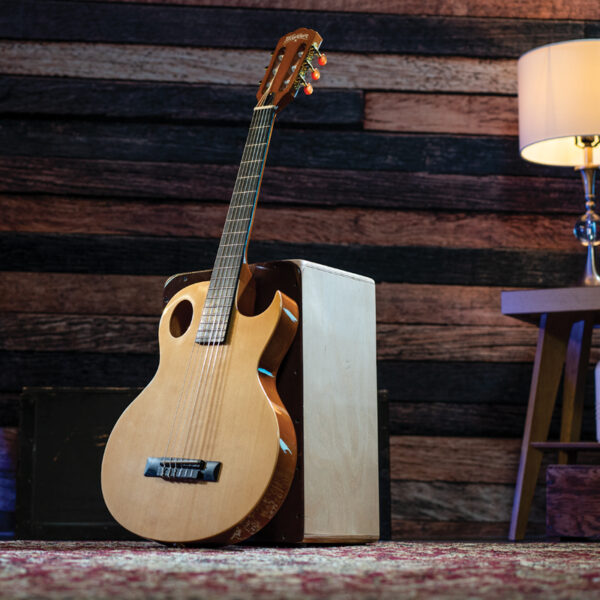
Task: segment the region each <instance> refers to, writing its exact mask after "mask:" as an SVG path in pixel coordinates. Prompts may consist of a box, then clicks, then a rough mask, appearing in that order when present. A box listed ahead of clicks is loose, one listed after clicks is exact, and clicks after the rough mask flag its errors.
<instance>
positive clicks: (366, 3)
mask: <svg viewBox="0 0 600 600" xmlns="http://www.w3.org/2000/svg"><path fill="white" fill-rule="evenodd" d="M79 1H80V0H79ZM86 1H89V0H86ZM95 1H104V0H95ZM111 1H112V2H135V3H139V4H181V5H187V6H228V7H239V8H267V9H298V10H322V11H325V10H335V11H342V12H363V13H388V14H401V15H446V16H456V17H465V16H471V17H509V18H530V19H598V18H599V17H600V10H599V9H598V5H597V3H596V0H578V1H577V2H546V1H545V0H506V1H504V0H486V2H481V0H462V1H461V2H456V0H402V2H398V1H397V0H111Z"/></svg>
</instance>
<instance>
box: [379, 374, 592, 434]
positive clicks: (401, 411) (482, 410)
mask: <svg viewBox="0 0 600 600" xmlns="http://www.w3.org/2000/svg"><path fill="white" fill-rule="evenodd" d="M463 385H464V384H463ZM435 391H438V393H439V390H435ZM527 391H528V388H527V387H525V388H524V389H523V390H521V393H520V394H519V395H517V396H515V397H512V398H506V397H505V396H504V395H503V398H502V402H503V404H499V405H498V406H495V407H493V408H492V407H490V405H489V404H487V403H485V404H482V405H477V404H473V403H469V404H462V403H456V402H447V401H445V402H430V403H423V402H411V401H409V400H408V399H407V400H402V401H401V402H400V403H398V404H392V405H391V408H390V430H391V432H392V433H393V434H394V435H417V436H420V435H424V436H442V437H447V436H450V437H452V436H461V437H491V438H492V437H493V438H497V437H500V438H504V437H519V436H522V435H523V427H524V424H525V412H526V400H527ZM492 394H493V390H491V393H490V395H492ZM519 400H521V402H520V403H517V404H509V402H519ZM584 414H585V417H584V425H583V435H584V436H585V438H586V439H593V437H594V436H595V425H594V411H593V409H592V408H588V409H586V410H585V411H584ZM558 417H559V413H558V410H557V411H556V412H555V414H554V418H553V420H552V423H551V427H550V436H551V437H553V438H558V435H559V432H560V423H559V418H558Z"/></svg>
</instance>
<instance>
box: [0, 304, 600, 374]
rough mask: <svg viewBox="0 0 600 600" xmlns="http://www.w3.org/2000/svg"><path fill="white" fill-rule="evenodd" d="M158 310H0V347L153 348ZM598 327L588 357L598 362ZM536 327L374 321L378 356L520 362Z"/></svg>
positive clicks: (529, 356)
mask: <svg viewBox="0 0 600 600" xmlns="http://www.w3.org/2000/svg"><path fill="white" fill-rule="evenodd" d="M159 316H160V315H159V311H156V313H155V315H154V316H137V315H136V316H131V315H69V314H58V315H54V314H40V313H31V312H26V313H4V314H0V334H1V335H0V350H19V351H36V350H37V351H43V352H51V351H68V350H76V351H82V352H111V353H112V352H123V353H142V354H148V353H153V352H157V351H158V339H157V329H158V319H159ZM599 338H600V332H599V335H598V336H595V339H594V340H593V343H594V346H595V347H594V348H593V349H592V353H591V360H592V361H593V362H597V361H598V359H599V358H600V352H599V350H598V348H597V346H598V343H599V341H600V339H599ZM536 341H537V329H536V328H535V327H531V326H530V327H521V328H515V327H481V326H475V325H473V326H468V325H465V326H461V327H458V326H453V327H448V326H446V325H442V326H437V325H404V324H402V325H398V324H390V323H383V324H379V325H378V327H377V355H378V357H379V358H380V359H383V360H405V361H426V360H445V359H446V358H447V357H448V356H452V358H453V359H454V360H461V361H490V362H492V361H494V362H517V361H521V362H525V361H528V360H533V358H534V355H535V344H536Z"/></svg>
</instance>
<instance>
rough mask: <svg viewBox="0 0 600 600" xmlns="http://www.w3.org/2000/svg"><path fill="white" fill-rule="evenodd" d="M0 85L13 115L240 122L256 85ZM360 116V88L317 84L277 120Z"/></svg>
mask: <svg viewBox="0 0 600 600" xmlns="http://www.w3.org/2000/svg"><path fill="white" fill-rule="evenodd" d="M0 90H2V96H0V112H2V113H4V114H17V115H24V114H33V115H59V116H74V115H77V116H95V117H96V116H97V117H103V118H137V119H164V120H177V119H181V120H183V119H187V120H219V121H236V122H239V121H241V122H244V123H246V122H248V121H249V119H250V117H251V114H252V107H253V106H254V104H255V103H256V89H255V88H254V87H250V86H219V85H214V86H208V85H196V84H189V83H161V82H153V83H147V82H131V81H105V80H101V79H70V78H57V77H11V76H4V77H3V78H2V80H0ZM362 115H363V95H362V93H361V92H360V91H358V90H342V91H338V90H329V89H320V90H319V93H318V94H314V95H313V96H312V97H311V98H310V99H309V98H306V97H305V96H304V94H301V95H299V96H298V97H297V100H296V102H295V103H294V108H293V110H286V111H283V112H281V113H280V115H279V116H278V118H277V121H278V122H280V123H315V124H330V125H358V124H360V123H361V121H362Z"/></svg>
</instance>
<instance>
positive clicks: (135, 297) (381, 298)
mask: <svg viewBox="0 0 600 600" xmlns="http://www.w3.org/2000/svg"><path fill="white" fill-rule="evenodd" d="M164 283H165V278H164V277H161V276H153V275H148V276H144V275H93V274H86V273H33V272H21V271H16V272H11V271H4V272H0V289H3V290H6V291H7V293H5V294H2V295H0V312H21V313H26V312H39V313H54V314H69V313H70V314H96V315H138V316H141V315H156V314H158V312H160V310H161V309H162V303H161V298H162V290H163V285H164ZM376 293H377V321H378V322H380V323H409V324H438V325H442V324H445V325H500V326H514V327H527V325H525V324H524V323H523V322H522V321H520V320H517V319H513V318H512V317H508V316H505V315H503V314H501V312H500V290H499V289H498V288H489V287H479V286H445V285H417V284H407V283H405V284H402V283H380V284H378V285H377V287H376Z"/></svg>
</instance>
